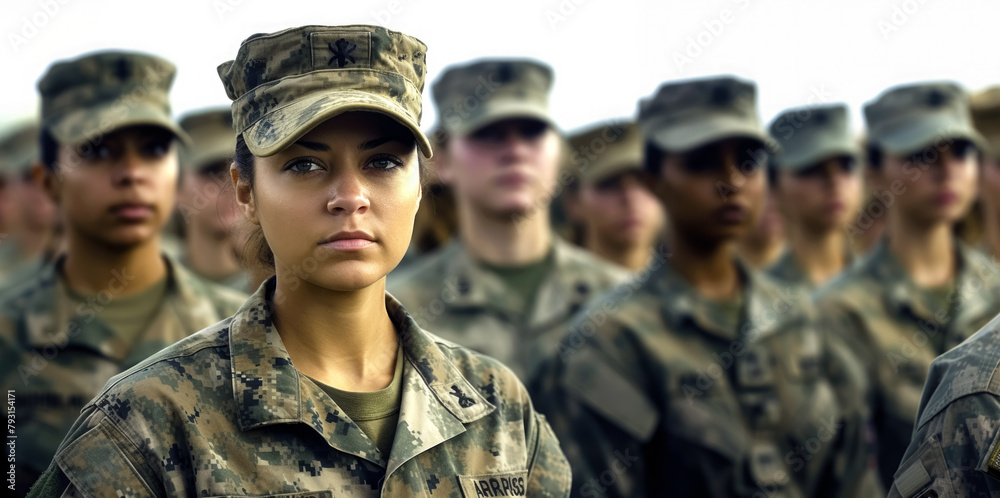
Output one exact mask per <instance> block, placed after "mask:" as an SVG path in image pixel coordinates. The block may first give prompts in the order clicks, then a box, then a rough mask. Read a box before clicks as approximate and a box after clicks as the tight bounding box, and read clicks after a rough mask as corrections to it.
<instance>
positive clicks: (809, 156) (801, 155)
mask: <svg viewBox="0 0 1000 498" xmlns="http://www.w3.org/2000/svg"><path fill="white" fill-rule="evenodd" d="M842 156H847V157H852V158H854V159H855V160H857V159H858V158H859V157H860V156H861V151H860V150H858V147H857V145H856V144H855V143H854V142H853V141H846V142H834V143H825V144H822V145H818V146H815V147H803V148H802V149H792V148H789V147H784V148H783V149H782V150H781V154H779V155H778V157H776V158H775V162H776V163H777V165H778V167H779V168H781V169H786V170H800V169H804V168H808V167H810V166H813V165H815V164H819V163H820V162H822V161H824V160H826V159H830V158H833V157H842Z"/></svg>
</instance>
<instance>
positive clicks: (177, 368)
mask: <svg viewBox="0 0 1000 498" xmlns="http://www.w3.org/2000/svg"><path fill="white" fill-rule="evenodd" d="M232 320H233V319H232V317H230V318H226V319H225V320H222V321H221V322H218V323H216V324H214V325H212V326H210V327H207V328H205V329H203V330H201V331H199V332H197V333H195V334H192V335H190V336H188V337H185V338H184V339H181V340H180V341H178V342H176V343H174V344H172V345H170V346H168V347H166V348H164V349H162V350H160V351H159V352H157V353H156V354H154V355H152V356H150V357H149V358H146V359H145V360H143V361H141V362H140V363H138V364H137V365H135V366H134V367H132V368H130V369H128V370H126V371H124V372H122V373H120V374H118V375H116V376H114V377H112V378H111V379H110V380H109V381H108V382H107V384H105V386H104V388H103V389H102V390H101V393H100V394H98V395H97V396H96V397H95V398H94V399H93V400H92V401H91V402H90V404H92V405H96V406H97V407H99V408H101V409H102V411H105V412H106V413H108V415H109V416H112V417H113V416H114V413H112V412H108V410H107V407H108V403H109V402H112V403H114V401H113V400H144V401H150V400H153V401H154V402H155V400H161V401H162V400H165V399H168V398H174V397H178V399H179V397H181V396H184V395H185V392H186V391H185V390H186V389H187V388H196V389H202V388H207V386H208V385H209V384H213V385H215V386H216V387H215V388H213V389H215V390H216V391H218V390H221V391H226V390H227V389H228V390H230V391H231V389H232V384H231V382H230V381H229V380H230V379H229V377H230V376H231V373H230V372H231V369H230V365H231V357H230V349H229V326H230V324H231V323H232ZM217 394H218V393H217Z"/></svg>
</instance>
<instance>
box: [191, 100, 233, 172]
mask: <svg viewBox="0 0 1000 498" xmlns="http://www.w3.org/2000/svg"><path fill="white" fill-rule="evenodd" d="M181 128H183V129H184V131H185V132H187V134H188V135H189V136H190V137H191V145H190V146H189V147H184V148H183V149H182V150H181V167H183V168H185V169H189V170H192V171H197V170H199V169H201V168H203V167H205V166H210V165H212V164H214V163H217V162H220V161H227V160H229V159H232V157H233V152H234V151H235V150H236V134H235V133H233V113H232V111H231V110H230V109H229V108H228V107H217V108H211V109H202V110H199V111H194V112H190V113H187V114H185V115H184V117H182V118H181Z"/></svg>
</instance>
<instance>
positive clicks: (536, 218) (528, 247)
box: [459, 208, 552, 266]
mask: <svg viewBox="0 0 1000 498" xmlns="http://www.w3.org/2000/svg"><path fill="white" fill-rule="evenodd" d="M460 214H461V215H460V216H459V232H460V233H461V234H462V242H463V243H464V244H465V246H466V247H467V248H468V249H469V251H471V252H472V254H473V255H474V256H476V257H477V258H478V259H480V260H482V261H485V262H487V263H490V264H494V265H498V266H520V265H526V264H529V263H533V262H536V261H539V260H541V259H542V258H544V257H545V255H546V254H547V253H548V252H549V249H550V248H551V247H552V228H551V227H550V225H549V210H548V209H537V210H535V211H534V212H532V213H531V214H529V215H527V216H524V217H515V216H511V217H498V216H490V215H487V214H484V213H481V212H480V211H478V210H476V209H472V208H469V209H463V210H462V211H461V212H460Z"/></svg>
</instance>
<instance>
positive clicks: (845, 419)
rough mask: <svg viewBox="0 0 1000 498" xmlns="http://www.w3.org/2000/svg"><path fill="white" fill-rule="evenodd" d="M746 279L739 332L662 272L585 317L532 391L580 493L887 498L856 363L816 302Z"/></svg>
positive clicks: (755, 277)
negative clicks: (820, 317) (820, 319)
mask: <svg viewBox="0 0 1000 498" xmlns="http://www.w3.org/2000/svg"><path fill="white" fill-rule="evenodd" d="M658 266H660V268H657V267H658ZM740 268H741V274H742V276H743V281H744V283H745V286H744V288H743V296H744V297H743V310H742V311H741V316H742V319H741V322H742V324H741V325H740V326H739V327H738V330H731V329H727V328H725V327H723V326H721V324H720V322H721V321H720V320H719V319H718V317H715V316H712V314H711V313H710V311H709V310H708V309H707V308H706V305H705V304H704V301H700V302H699V301H697V300H696V299H693V293H694V292H696V291H695V290H694V289H693V288H692V287H691V286H690V284H688V283H687V281H686V280H685V279H684V278H683V277H681V276H680V275H678V274H677V273H676V272H675V271H674V270H673V269H671V268H669V266H667V265H662V264H660V265H658V264H657V263H654V264H653V265H652V266H651V267H650V268H647V269H646V270H644V271H643V272H641V273H639V274H637V275H636V276H635V277H634V278H633V279H632V280H631V281H629V282H627V283H625V284H622V285H620V286H618V287H616V288H615V289H614V290H613V291H611V292H610V293H608V294H606V295H605V296H602V297H601V298H599V299H598V300H595V301H594V302H593V303H591V304H590V305H589V306H588V308H587V309H586V310H585V311H584V312H583V313H581V314H580V315H579V316H577V317H576V319H575V320H574V322H573V326H572V328H571V331H570V333H569V335H568V336H567V337H566V338H565V339H564V340H563V342H562V343H561V345H560V351H559V355H558V356H557V357H556V358H553V359H552V360H550V361H549V362H547V363H546V364H545V365H544V366H543V367H542V368H541V369H540V375H539V376H538V378H536V379H534V380H533V386H532V387H533V388H534V391H533V392H534V393H535V397H534V399H535V401H536V405H537V406H538V409H539V411H541V412H543V413H545V414H546V415H548V417H549V419H550V421H551V423H552V427H553V429H554V430H555V432H556V435H557V436H558V437H559V438H560V441H562V443H563V450H564V451H565V452H566V456H567V458H568V459H569V461H570V464H571V466H572V468H573V477H574V483H573V484H574V488H573V489H574V496H604V495H607V496H621V497H641V496H699V497H732V496H768V497H822V496H836V497H857V496H876V495H882V491H881V487H880V485H879V483H878V481H877V479H876V476H875V474H874V468H873V465H872V464H871V463H869V461H870V458H869V454H870V445H869V444H868V440H867V435H866V427H867V423H866V418H867V414H866V412H865V410H864V407H863V405H861V404H860V403H858V402H857V400H858V399H859V398H860V397H861V394H862V393H863V392H864V390H865V389H866V386H865V379H864V376H863V372H862V370H861V368H860V365H858V364H857V363H856V362H855V361H854V360H853V358H852V357H851V355H850V354H849V351H848V350H847V349H846V346H844V345H843V344H842V343H840V342H839V341H837V340H836V338H829V337H826V336H824V335H822V332H821V331H819V330H818V329H817V328H816V327H814V325H813V324H812V322H811V321H810V308H809V306H808V301H802V300H800V299H801V298H800V297H799V296H798V295H796V294H794V293H788V292H785V290H783V289H781V288H779V287H778V286H777V284H775V283H774V282H773V281H771V280H770V279H769V278H768V277H767V276H765V275H763V274H757V273H754V272H750V271H749V270H747V269H746V268H745V266H743V265H740ZM650 270H653V272H652V273H650Z"/></svg>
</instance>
